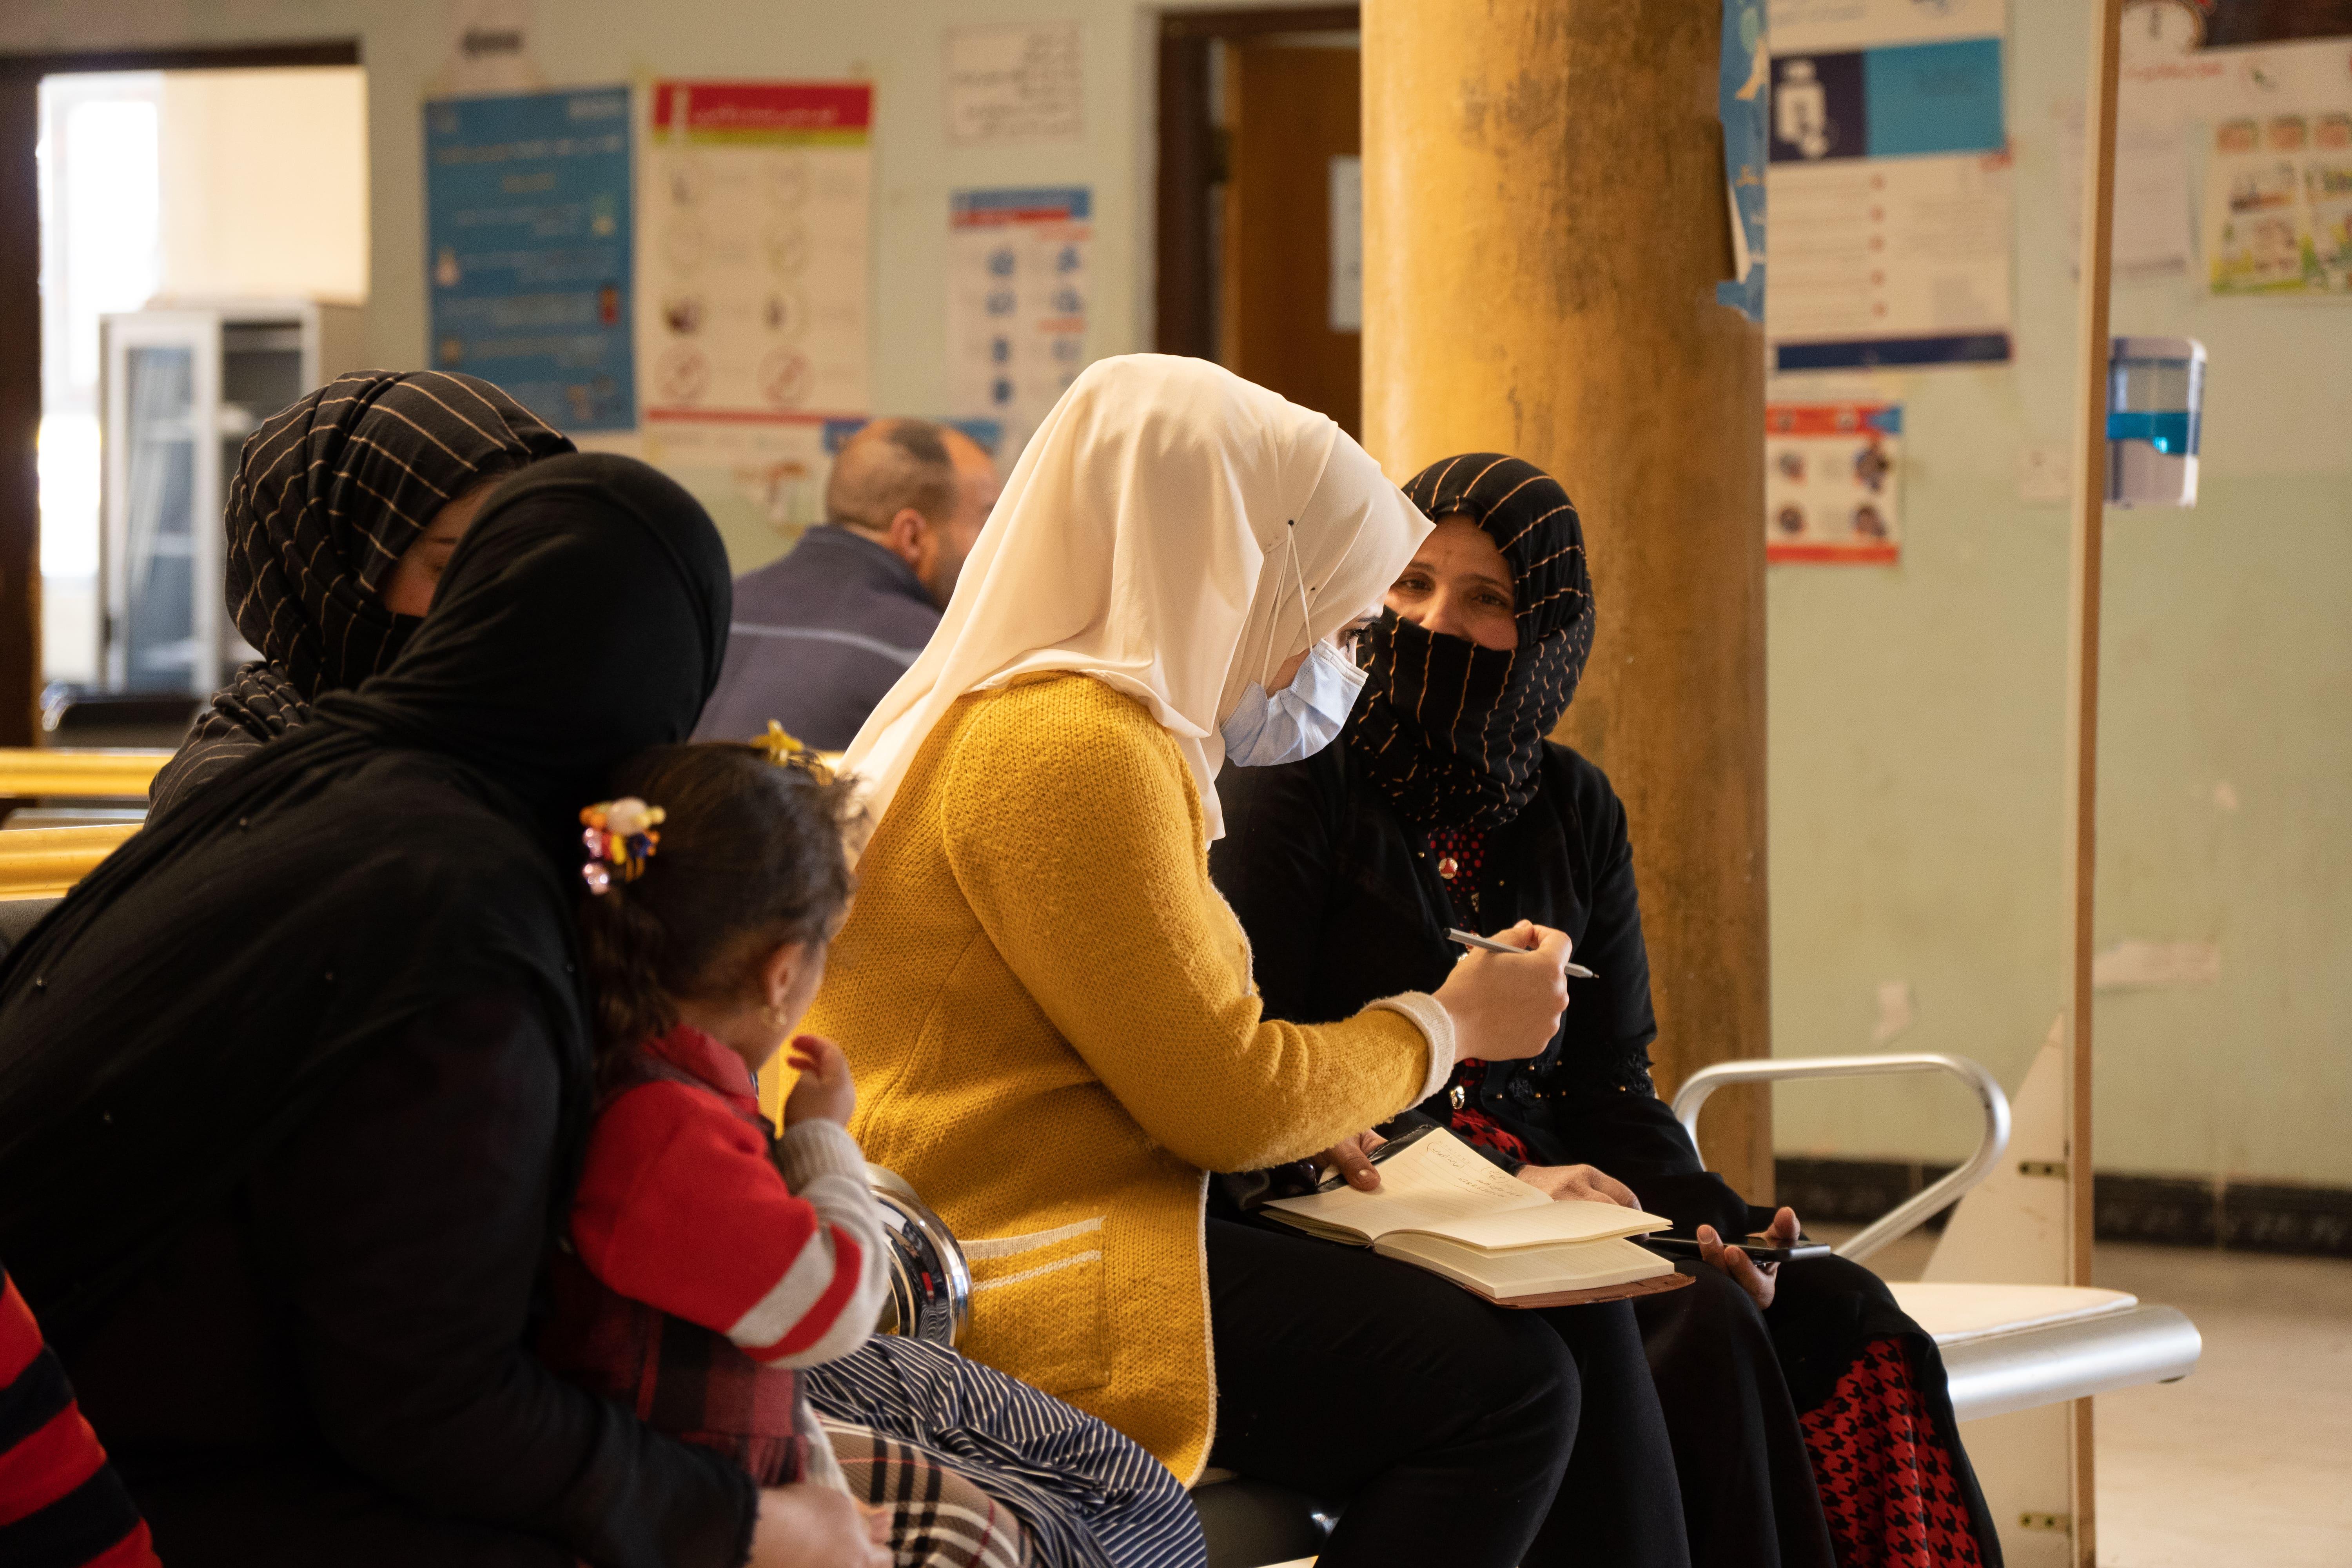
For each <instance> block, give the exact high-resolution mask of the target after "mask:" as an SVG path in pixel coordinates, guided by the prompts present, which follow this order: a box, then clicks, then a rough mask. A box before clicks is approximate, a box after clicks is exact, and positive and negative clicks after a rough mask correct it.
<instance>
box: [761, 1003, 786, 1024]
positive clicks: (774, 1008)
mask: <svg viewBox="0 0 2352 1568" xmlns="http://www.w3.org/2000/svg"><path fill="white" fill-rule="evenodd" d="M760 1016H761V1018H762V1019H764V1020H765V1021H766V1023H767V1026H768V1027H770V1028H771V1029H781V1028H782V1027H783V1026H784V1025H785V1024H786V1023H787V1022H788V1021H789V1020H787V1019H786V1018H785V1017H784V1010H783V1008H782V1006H781V1005H778V1004H776V1003H773V1002H771V1003H769V1004H768V1005H766V1006H764V1007H762V1008H761V1009H760Z"/></svg>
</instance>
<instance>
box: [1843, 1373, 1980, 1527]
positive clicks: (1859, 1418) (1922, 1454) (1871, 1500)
mask: <svg viewBox="0 0 2352 1568" xmlns="http://www.w3.org/2000/svg"><path fill="white" fill-rule="evenodd" d="M1804 1426H1805V1445H1806V1447H1808V1448H1810V1449H1811V1451H1812V1456H1813V1476H1814V1479H1816V1480H1817V1481H1818V1482H1819V1483H1820V1486H1821V1492H1822V1511H1823V1512H1824V1513H1826V1514H1827V1515H1828V1516H1829V1524H1830V1536H1831V1539H1832V1541H1833V1542H1835V1543H1836V1546H1837V1560H1838V1563H1839V1568H1983V1563H1984V1559H1983V1557H1982V1555H1981V1554H1980V1553H1979V1552H1978V1550H1977V1539H1976V1534H1975V1532H1974V1531H1973V1530H1972V1529H1971V1528H1970V1525H1969V1510H1968V1506H1967V1504H1966V1503H1965V1502H1963V1501H1962V1500H1961V1496H1960V1489H1959V1486H1958V1482H1957V1481H1956V1480H1955V1479H1953V1468H1952V1458H1951V1455H1950V1454H1949V1453H1948V1451H1946V1449H1945V1447H1944V1440H1943V1439H1942V1438H1941V1437H1939V1436H1937V1433H1936V1426H1935V1423H1934V1421H1933V1420H1931V1419H1930V1418H1929V1416H1928V1414H1927V1402H1926V1401H1925V1400H1923V1399H1921V1398H1920V1396H1919V1391H1918V1389H1917V1388H1916V1387H1915V1386H1914V1385H1913V1384H1912V1381H1911V1363H1910V1361H1909V1358H1907V1357H1906V1356H1905V1355H1904V1353H1903V1347H1902V1345H1901V1344H1900V1343H1899V1342H1896V1341H1895V1340H1873V1341H1872V1342H1870V1344H1869V1345H1868V1346H1867V1347H1866V1348H1865V1349H1864V1352H1863V1354H1862V1359H1861V1360H1859V1361H1857V1362H1855V1363H1853V1366H1851V1367H1850V1368H1848V1369H1847V1370H1846V1374H1845V1375H1844V1376H1843V1377H1842V1378H1840V1379H1838V1385H1837V1390H1836V1392H1834V1393H1833V1394H1831V1395H1830V1396H1829V1398H1828V1399H1827V1400H1825V1401H1824V1402H1823V1403H1822V1405H1821V1406H1820V1407H1819V1408H1818V1409H1814V1410H1811V1411H1808V1412H1807V1413H1806V1414H1805V1416H1804Z"/></svg>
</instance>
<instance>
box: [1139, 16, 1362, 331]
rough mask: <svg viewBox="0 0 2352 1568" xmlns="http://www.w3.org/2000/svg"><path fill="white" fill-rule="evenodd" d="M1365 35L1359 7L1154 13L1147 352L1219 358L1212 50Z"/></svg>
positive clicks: (1215, 157) (1215, 156)
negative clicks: (1266, 40) (1221, 44)
mask: <svg viewBox="0 0 2352 1568" xmlns="http://www.w3.org/2000/svg"><path fill="white" fill-rule="evenodd" d="M1362 25H1363V14H1362V7H1361V6H1360V5H1298V6H1288V7H1285V8H1282V9H1276V10H1248V11H1164V12H1162V13H1160V108H1159V120H1160V155H1159V172H1158V181H1159V190H1158V208H1157V222H1156V224H1155V226H1154V231H1153V241H1152V245H1153V252H1154V262H1155V265H1154V268H1153V279H1152V325H1151V342H1152V346H1153V347H1154V348H1156V349H1157V350H1159V351H1160V353H1164V354H1190V355H1192V357H1194V358H1196V359H1214V358H1216V357H1217V344H1216V338H1215V334H1214V332H1213V330H1212V329H1213V322H1212V321H1210V320H1209V279H1210V278H1211V277H1212V276H1213V272H1214V269H1215V268H1216V265H1217V258H1215V257H1213V256H1212V255H1210V254H1209V187H1210V184H1211V180H1212V176H1213V174H1214V173H1215V172H1216V161H1217V155H1216V136H1215V130H1216V128H1215V127H1214V126H1213V125H1211V124H1210V123H1209V45H1210V44H1211V42H1213V40H1216V39H1219V38H1252V37H1265V35H1267V34H1269V33H1328V32H1353V31H1358V30H1360V28H1361V26H1362Z"/></svg>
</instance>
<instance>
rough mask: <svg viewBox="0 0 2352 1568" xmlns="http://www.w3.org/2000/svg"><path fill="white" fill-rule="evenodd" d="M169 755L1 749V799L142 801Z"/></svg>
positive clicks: (28, 747)
mask: <svg viewBox="0 0 2352 1568" xmlns="http://www.w3.org/2000/svg"><path fill="white" fill-rule="evenodd" d="M171 756H172V753H171V752H162V751H145V750H141V751H130V750H123V751H71V750H58V749H52V748H47V747H32V746H0V795H37V796H60V795H61V796H66V797H69V798H77V799H89V800H145V799H146V798H147V786H148V784H151V783H152V782H153V781H154V778H155V773H156V770H158V769H159V768H161V767H162V766H163V764H164V763H166V762H169V761H170V760H171Z"/></svg>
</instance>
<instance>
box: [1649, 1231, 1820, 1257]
mask: <svg viewBox="0 0 2352 1568" xmlns="http://www.w3.org/2000/svg"><path fill="white" fill-rule="evenodd" d="M1633 1239H1634V1240H1636V1241H1638V1242H1640V1243H1641V1244H1642V1245H1643V1246H1644V1247H1648V1248H1649V1249H1650V1250H1651V1251H1653V1252H1663V1253H1664V1254H1665V1255H1666V1256H1667V1257H1669V1258H1696V1257H1698V1256H1699V1250H1698V1237H1695V1236H1676V1235H1675V1234H1674V1233H1673V1232H1671V1231H1660V1232H1656V1233H1654V1234H1653V1235H1650V1236H1637V1237H1634V1238H1633ZM1733 1245H1734V1246H1736V1247H1738V1248H1739V1250H1740V1251H1742V1252H1744V1253H1746V1254H1748V1257H1750V1258H1754V1259H1755V1260H1756V1261H1757V1262H1759V1263H1792V1262H1795V1261H1797V1260H1799V1259H1801V1258H1827V1257H1828V1256H1829V1255H1830V1248H1829V1243H1827V1242H1825V1241H1815V1240H1814V1239H1813V1238H1812V1237H1810V1236H1807V1235H1806V1234H1805V1233H1804V1232H1802V1231H1799V1232H1798V1233H1797V1239H1796V1240H1795V1241H1794V1242H1792V1243H1790V1245H1789V1246H1787V1247H1782V1246H1780V1244H1779V1243H1777V1242H1774V1241H1770V1240H1768V1239H1766V1238H1765V1237H1763V1236H1762V1235H1761V1234H1760V1233H1759V1235H1756V1236H1745V1237H1740V1238H1739V1240H1738V1241H1737V1242H1735V1243H1733Z"/></svg>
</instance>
